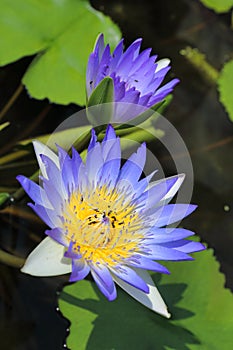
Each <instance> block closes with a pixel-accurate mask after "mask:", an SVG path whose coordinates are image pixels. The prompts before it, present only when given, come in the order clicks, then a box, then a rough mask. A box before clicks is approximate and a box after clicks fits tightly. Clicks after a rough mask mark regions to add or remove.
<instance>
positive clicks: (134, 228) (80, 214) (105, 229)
mask: <svg viewBox="0 0 233 350" xmlns="http://www.w3.org/2000/svg"><path fill="white" fill-rule="evenodd" d="M126 198H128V199H127V200H126ZM63 217H64V230H65V232H66V235H67V237H68V238H69V239H70V241H72V242H73V250H74V251H75V252H77V253H79V254H81V255H82V256H83V258H84V259H85V260H86V261H87V262H92V263H94V264H95V263H97V262H104V263H105V264H106V265H109V266H115V265H117V264H119V263H120V262H121V261H122V260H123V259H125V258H129V257H130V256H132V254H133V253H136V252H137V251H138V243H139V242H140V240H141V239H143V235H142V234H141V233H140V228H142V222H141V218H140V216H139V215H138V213H137V211H136V206H135V205H134V204H132V197H131V196H126V195H125V193H123V191H122V192H117V191H116V190H109V189H108V188H107V187H106V186H102V187H99V188H96V189H93V191H91V190H90V189H89V191H88V193H83V194H81V193H73V194H72V195H71V196H70V198H69V201H68V203H67V204H66V206H65V208H64V213H63Z"/></svg>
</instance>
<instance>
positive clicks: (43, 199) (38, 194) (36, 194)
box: [16, 175, 52, 209]
mask: <svg viewBox="0 0 233 350" xmlns="http://www.w3.org/2000/svg"><path fill="white" fill-rule="evenodd" d="M16 179H17V180H18V181H19V183H20V184H21V186H22V187H23V189H24V191H25V192H26V193H27V194H28V196H29V197H30V198H31V199H32V200H33V201H34V202H35V203H37V204H40V205H43V206H44V207H46V208H50V209H52V206H51V204H50V202H49V200H48V197H47V195H46V193H45V191H44V189H43V188H42V187H40V186H39V185H37V184H36V183H35V182H33V181H31V180H30V179H28V178H26V177H25V176H23V175H18V176H17V177H16Z"/></svg>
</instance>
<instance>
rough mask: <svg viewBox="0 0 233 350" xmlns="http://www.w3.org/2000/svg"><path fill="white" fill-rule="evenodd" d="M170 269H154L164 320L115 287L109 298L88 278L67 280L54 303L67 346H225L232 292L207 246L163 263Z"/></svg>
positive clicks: (111, 349)
mask: <svg viewBox="0 0 233 350" xmlns="http://www.w3.org/2000/svg"><path fill="white" fill-rule="evenodd" d="M166 266H167V267H168V268H169V269H170V271H171V275H168V276H167V275H166V276H161V275H153V277H154V280H155V283H156V284H157V286H158V289H159V290H160V292H161V294H162V296H163V297H164V299H165V301H166V303H167V305H168V307H169V310H170V312H171V313H172V318H171V319H170V320H167V319H165V318H163V317H162V316H159V315H157V314H155V313H153V312H152V311H150V310H148V309H146V308H145V307H144V306H143V305H141V304H139V303H138V302H137V301H135V300H134V299H132V298H131V297H130V296H129V295H127V293H125V292H124V291H122V290H121V289H120V288H118V298H117V300H115V301H113V302H108V301H107V300H106V299H105V298H104V296H102V295H101V294H100V292H99V291H98V290H97V288H96V286H95V285H94V283H93V282H91V281H88V280H84V281H80V282H77V283H74V284H70V285H68V286H66V287H65V288H64V289H63V292H62V293H61V295H60V299H59V306H60V309H61V312H62V313H63V315H64V317H66V318H68V319H69V320H70V322H71V326H70V335H69V336H68V338H67V346H68V347H69V348H70V349H72V350H74V349H79V350H84V349H88V350H128V349H129V347H130V348H132V349H136V350H145V349H156V350H171V349H176V350H189V349H190V350H195V349H202V350H219V349H221V350H229V349H231V346H232V331H233V312H232V310H233V296H232V294H231V292H230V291H229V290H227V289H225V288H224V276H223V275H222V274H221V273H220V272H219V264H218V263H217V262H216V260H215V258H214V257H213V252H212V250H210V249H209V250H207V251H204V252H201V253H198V254H197V255H196V260H195V261H192V262H179V263H172V262H169V263H166Z"/></svg>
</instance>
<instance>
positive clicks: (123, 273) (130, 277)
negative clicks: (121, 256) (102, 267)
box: [110, 265, 149, 293]
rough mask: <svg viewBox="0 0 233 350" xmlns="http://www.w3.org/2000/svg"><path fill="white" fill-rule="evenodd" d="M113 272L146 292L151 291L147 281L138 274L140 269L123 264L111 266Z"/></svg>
mask: <svg viewBox="0 0 233 350" xmlns="http://www.w3.org/2000/svg"><path fill="white" fill-rule="evenodd" d="M110 270H111V272H112V274H114V275H115V276H117V277H119V278H120V279H122V280H123V281H124V282H126V283H128V284H130V285H131V286H134V287H136V288H138V289H140V290H141V291H143V292H144V293H148V292H149V287H148V286H147V284H146V283H145V281H144V280H143V279H142V278H141V277H140V276H139V275H138V273H137V272H138V271H136V270H134V269H133V268H129V267H127V266H125V265H124V266H121V267H120V268H117V267H116V268H110Z"/></svg>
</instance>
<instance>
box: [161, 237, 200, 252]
mask: <svg viewBox="0 0 233 350" xmlns="http://www.w3.org/2000/svg"><path fill="white" fill-rule="evenodd" d="M163 247H167V248H173V249H176V250H179V251H180V252H183V253H188V254H189V253H194V252H199V251H201V250H204V249H206V248H205V246H204V245H203V244H202V243H200V242H193V241H188V240H183V239H181V240H179V241H174V242H166V243H163Z"/></svg>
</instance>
